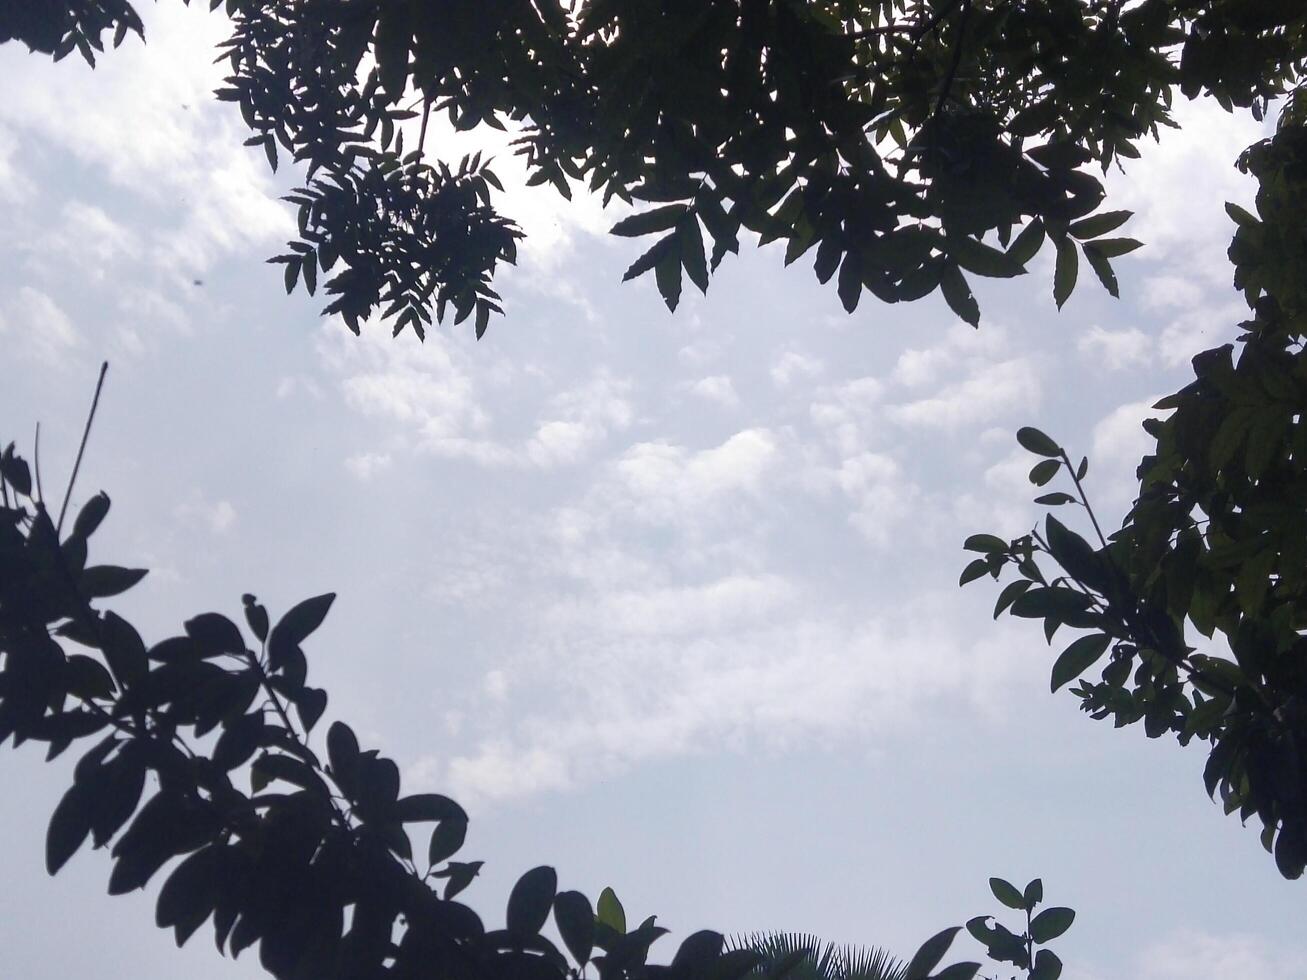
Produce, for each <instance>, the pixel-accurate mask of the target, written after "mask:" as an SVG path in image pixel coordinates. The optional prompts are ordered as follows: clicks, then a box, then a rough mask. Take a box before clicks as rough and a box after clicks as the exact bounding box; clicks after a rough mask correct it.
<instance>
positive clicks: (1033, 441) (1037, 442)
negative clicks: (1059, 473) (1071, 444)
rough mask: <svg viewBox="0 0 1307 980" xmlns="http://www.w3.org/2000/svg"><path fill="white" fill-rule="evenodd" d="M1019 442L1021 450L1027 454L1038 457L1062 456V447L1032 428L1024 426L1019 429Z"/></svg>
mask: <svg viewBox="0 0 1307 980" xmlns="http://www.w3.org/2000/svg"><path fill="white" fill-rule="evenodd" d="M1017 442H1018V443H1020V445H1021V448H1022V449H1025V450H1026V451H1027V452H1032V453H1034V454H1035V455H1036V456H1061V455H1062V447H1061V446H1059V445H1058V444H1057V443H1055V442H1054V441H1053V440H1052V439H1050V438H1049V437H1048V436H1046V435H1044V433H1042V432H1040V431H1039V430H1038V429H1035V428H1031V427H1030V426H1028V425H1027V426H1023V427H1022V428H1020V429H1017Z"/></svg>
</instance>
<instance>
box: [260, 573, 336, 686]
mask: <svg viewBox="0 0 1307 980" xmlns="http://www.w3.org/2000/svg"><path fill="white" fill-rule="evenodd" d="M335 598H336V593H334V592H328V593H326V594H325V595H319V596H314V597H313V598H311V599H305V600H304V601H303V602H299V603H296V604H295V605H294V606H292V607H291V608H290V610H288V611H287V613H286V615H284V616H282V617H281V619H280V620H278V622H277V625H276V626H274V627H273V628H272V632H271V633H269V634H268V666H269V667H271V668H272V669H273V670H280V669H281V668H282V667H283V666H285V664H286V661H287V660H288V659H289V657H290V651H291V650H293V649H297V648H298V647H299V645H300V644H301V643H302V642H304V640H305V639H306V638H307V637H308V636H309V635H310V634H311V633H312V632H313V631H314V630H316V629H317V628H318V627H319V626H321V625H322V621H323V619H325V618H326V616H327V611H328V610H329V609H330V608H331V604H332V602H333V601H335Z"/></svg>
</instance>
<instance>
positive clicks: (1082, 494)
mask: <svg viewBox="0 0 1307 980" xmlns="http://www.w3.org/2000/svg"><path fill="white" fill-rule="evenodd" d="M1062 462H1064V463H1066V469H1067V472H1068V473H1070V474H1071V480H1072V481H1073V482H1074V483H1075V485H1076V493H1078V494H1079V495H1080V502H1081V503H1082V504H1084V506H1085V512H1086V513H1088V514H1089V520H1090V521H1091V522H1093V525H1094V533H1095V534H1097V535H1098V541H1099V544H1101V545H1102V546H1103V547H1104V548H1106V547H1107V538H1105V537H1103V529H1102V528H1101V527H1099V526H1098V518H1097V517H1095V516H1094V508H1092V507H1090V506H1089V498H1088V497H1087V496H1086V495H1085V488H1084V486H1083V485H1082V484H1081V482H1080V476H1079V474H1077V473H1076V468H1075V467H1074V466H1072V465H1071V457H1069V456H1068V455H1067V454H1066V450H1065V449H1063V450H1062Z"/></svg>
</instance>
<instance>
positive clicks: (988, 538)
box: [962, 534, 1008, 554]
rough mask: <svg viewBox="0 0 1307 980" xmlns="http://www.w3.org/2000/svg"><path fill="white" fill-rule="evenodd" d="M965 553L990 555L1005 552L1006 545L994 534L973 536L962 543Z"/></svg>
mask: <svg viewBox="0 0 1307 980" xmlns="http://www.w3.org/2000/svg"><path fill="white" fill-rule="evenodd" d="M962 547H963V548H964V549H965V550H967V551H979V552H981V553H982V554H990V553H991V552H995V551H1007V547H1008V543H1007V542H1006V541H1004V540H1003V539H1002V538H1000V537H998V536H997V535H994V534H973V535H971V536H970V537H969V538H967V540H965V541H963V542H962Z"/></svg>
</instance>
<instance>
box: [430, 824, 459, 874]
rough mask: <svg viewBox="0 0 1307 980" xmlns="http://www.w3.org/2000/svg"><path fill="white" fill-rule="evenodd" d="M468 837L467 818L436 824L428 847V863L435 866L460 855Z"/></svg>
mask: <svg viewBox="0 0 1307 980" xmlns="http://www.w3.org/2000/svg"><path fill="white" fill-rule="evenodd" d="M466 837H467V818H466V817H449V818H447V819H445V820H442V821H440V823H438V824H436V829H435V830H433V831H431V843H430V844H429V845H428V846H427V861H428V862H429V863H430V864H431V865H432V866H435V865H437V864H440V863H441V862H442V861H447V860H448V859H449V858H450V857H452V856H453V855H455V854H457V853H458V850H459V848H461V847H462V846H463V841H464V839H466Z"/></svg>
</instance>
